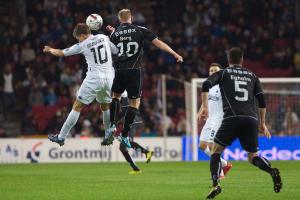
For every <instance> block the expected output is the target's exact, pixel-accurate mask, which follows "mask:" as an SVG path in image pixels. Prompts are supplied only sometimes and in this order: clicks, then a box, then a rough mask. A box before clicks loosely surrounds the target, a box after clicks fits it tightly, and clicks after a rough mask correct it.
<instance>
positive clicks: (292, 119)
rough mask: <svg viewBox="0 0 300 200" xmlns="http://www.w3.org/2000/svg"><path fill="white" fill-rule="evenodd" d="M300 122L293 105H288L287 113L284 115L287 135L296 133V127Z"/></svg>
mask: <svg viewBox="0 0 300 200" xmlns="http://www.w3.org/2000/svg"><path fill="white" fill-rule="evenodd" d="M298 124H299V118H298V116H297V114H296V113H295V112H293V111H292V108H291V107H287V111H286V114H285V116H284V122H283V127H284V130H285V131H286V132H285V135H294V134H295V128H296V127H297V125H298Z"/></svg>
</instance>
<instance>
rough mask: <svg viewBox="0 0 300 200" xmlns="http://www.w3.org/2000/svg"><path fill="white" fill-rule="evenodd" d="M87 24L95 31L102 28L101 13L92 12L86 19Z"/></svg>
mask: <svg viewBox="0 0 300 200" xmlns="http://www.w3.org/2000/svg"><path fill="white" fill-rule="evenodd" d="M85 23H86V25H88V27H89V28H90V29H91V30H93V31H97V30H99V29H100V28H101V26H102V24H103V19H102V17H101V16H100V15H98V14H90V15H89V16H88V17H87V18H86V21H85Z"/></svg>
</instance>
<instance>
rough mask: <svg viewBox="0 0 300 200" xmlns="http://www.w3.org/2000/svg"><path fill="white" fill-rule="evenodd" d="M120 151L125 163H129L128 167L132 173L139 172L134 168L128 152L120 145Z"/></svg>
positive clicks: (136, 167)
mask: <svg viewBox="0 0 300 200" xmlns="http://www.w3.org/2000/svg"><path fill="white" fill-rule="evenodd" d="M120 151H121V152H122V154H123V156H124V158H125V159H126V161H127V162H128V163H129V165H130V167H131V168H132V169H133V170H134V171H139V170H140V169H139V168H138V166H136V164H135V163H134V162H133V160H132V158H131V156H130V155H129V153H128V150H127V149H126V147H125V146H124V145H123V144H120Z"/></svg>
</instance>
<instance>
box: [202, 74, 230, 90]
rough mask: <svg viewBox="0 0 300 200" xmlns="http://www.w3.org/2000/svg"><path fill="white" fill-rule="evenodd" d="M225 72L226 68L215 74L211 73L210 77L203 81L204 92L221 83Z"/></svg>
mask: <svg viewBox="0 0 300 200" xmlns="http://www.w3.org/2000/svg"><path fill="white" fill-rule="evenodd" d="M224 72H225V71H224V70H220V71H218V72H216V73H214V74H213V75H211V76H210V77H208V78H207V79H206V80H205V81H204V82H203V85H202V92H208V91H209V89H210V88H211V87H213V86H214V85H217V84H219V82H220V80H221V78H222V76H223V73H224Z"/></svg>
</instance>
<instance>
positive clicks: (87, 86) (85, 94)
mask: <svg viewBox="0 0 300 200" xmlns="http://www.w3.org/2000/svg"><path fill="white" fill-rule="evenodd" d="M97 82H98V80H97V79H93V78H85V79H84V81H83V83H82V85H81V86H80V88H79V90H78V92H77V98H76V100H75V102H74V104H73V108H72V110H71V112H70V113H69V115H68V117H67V119H66V121H65V123H64V124H63V126H62V128H61V130H60V133H59V134H58V135H49V136H48V138H49V140H51V141H52V142H56V143H58V144H59V145H63V144H64V141H65V139H66V137H67V136H68V134H69V132H70V130H71V129H72V128H73V127H74V126H75V124H76V122H77V120H78V118H79V115H80V112H81V110H82V108H83V107H84V106H85V105H89V104H90V103H91V102H93V101H94V99H95V97H96V87H97Z"/></svg>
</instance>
